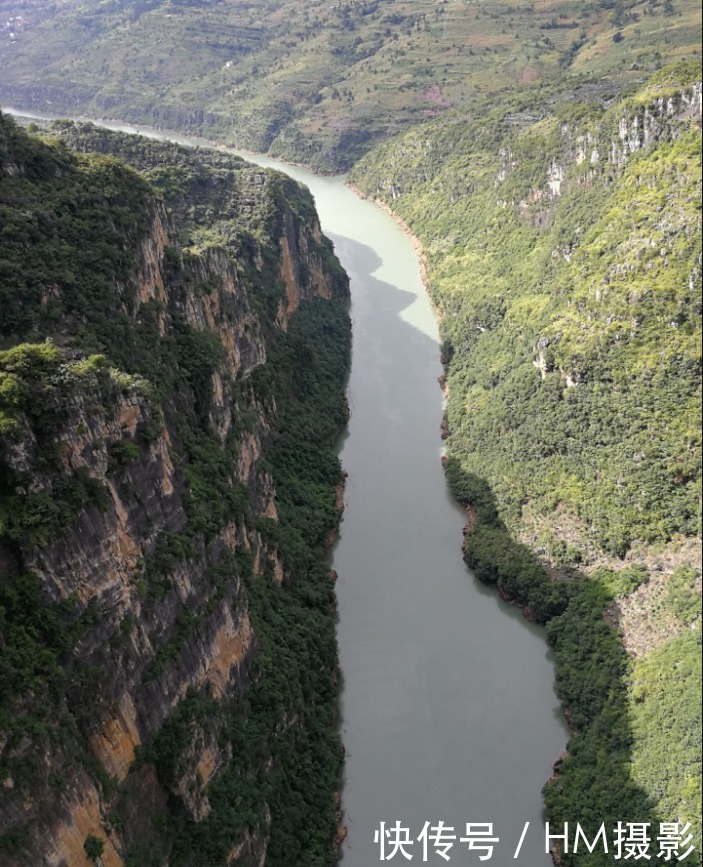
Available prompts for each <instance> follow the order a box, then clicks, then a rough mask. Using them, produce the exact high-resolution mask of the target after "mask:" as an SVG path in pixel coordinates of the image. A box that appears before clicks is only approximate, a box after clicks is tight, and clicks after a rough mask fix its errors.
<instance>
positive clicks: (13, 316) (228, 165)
mask: <svg viewBox="0 0 703 867" xmlns="http://www.w3.org/2000/svg"><path fill="white" fill-rule="evenodd" d="M61 132H62V133H63V134H64V135H66V136H69V133H70V141H71V143H72V144H73V145H74V146H75V147H77V148H78V147H82V148H83V149H85V150H90V143H91V142H93V143H94V144H95V146H96V147H98V146H99V149H100V150H101V151H102V153H101V154H95V153H87V154H80V155H76V154H73V153H71V152H70V151H69V150H68V148H67V147H66V145H65V144H63V143H60V142H58V141H54V142H53V143H47V142H45V141H40V140H38V139H36V138H33V137H31V136H28V135H27V134H26V133H24V132H23V131H22V130H20V129H19V128H17V127H16V126H15V124H14V123H13V122H12V121H11V120H10V119H8V118H6V117H4V116H2V115H0V240H1V242H2V258H1V259H0V311H1V316H0V569H1V571H2V580H1V581H0V649H1V650H2V656H1V661H0V780H1V781H2V789H1V791H2V798H1V799H0V861H2V863H3V865H5V864H7V865H28V867H29V865H31V867H35V865H37V864H46V865H57V867H58V865H60V864H66V863H69V864H71V865H72V867H73V865H83V864H85V865H89V864H92V863H95V862H96V859H100V863H102V864H103V865H105V867H116V865H122V864H126V865H133V867H147V865H151V864H153V865H157V864H158V865H163V864H164V863H170V864H174V865H175V864H178V865H198V867H204V865H222V864H237V865H246V867H252V865H261V864H263V863H264V861H265V862H266V864H267V865H275V864H279V865H281V867H283V865H285V867H290V865H292V864H297V865H300V867H303V865H304V867H310V865H329V864H332V863H334V862H335V861H336V851H335V848H334V839H335V837H336V835H337V834H338V824H339V816H338V812H337V810H338V806H337V799H336V794H335V793H336V790H337V788H338V785H339V783H338V777H339V770H340V764H341V745H340V742H339V738H338V735H337V731H336V726H337V689H338V688H337V669H336V666H337V654H336V641H335V634H334V622H335V600H334V590H333V582H332V580H331V576H330V575H329V571H328V566H327V565H326V562H325V561H326V553H327V548H328V545H329V542H330V538H331V536H332V535H333V533H334V531H335V528H336V526H337V524H338V521H339V511H338V506H337V502H338V491H337V489H338V486H339V485H340V483H341V481H342V474H341V468H340V465H339V461H338V459H337V457H336V455H335V452H334V446H335V440H336V437H337V434H338V432H339V430H340V429H341V427H342V426H343V425H344V423H345V420H346V406H345V402H344V380H345V375H346V370H347V366H348V360H349V344H350V334H349V322H348V318H347V315H346V312H345V310H344V305H343V303H340V302H344V301H345V300H346V298H347V279H346V276H345V275H344V272H343V271H342V270H341V268H340V266H339V263H338V262H337V260H336V258H335V256H334V254H333V251H332V247H331V245H330V243H329V242H328V241H327V240H326V239H325V238H324V237H323V236H322V234H321V232H320V227H319V224H318V222H317V217H316V214H315V209H314V205H313V202H312V199H311V197H310V195H309V193H308V192H307V191H305V190H304V189H303V188H301V187H299V186H298V185H297V184H296V183H294V182H293V181H291V180H289V179H287V178H285V177H283V176H282V175H279V174H276V173H273V172H266V171H262V170H260V169H257V168H255V167H253V166H250V165H248V164H246V163H244V162H242V161H241V160H238V159H236V158H232V157H225V156H221V155H215V154H208V153H205V152H195V151H190V150H188V149H186V148H180V147H176V146H169V145H156V144H154V143H153V142H146V141H142V140H139V139H135V138H133V139H130V140H129V147H128V148H127V147H126V144H127V142H126V141H125V139H124V138H120V137H112V136H110V135H109V134H107V133H104V132H100V133H98V132H97V131H94V130H91V129H90V128H86V127H82V128H80V129H78V128H73V127H70V126H69V127H66V125H63V126H62V127H61ZM116 154H120V155H122V156H124V157H126V158H129V159H131V162H132V163H133V164H134V165H135V166H137V167H138V168H139V169H140V170H141V171H142V172H143V174H142V175H140V174H139V173H138V172H137V171H135V170H134V169H132V168H130V167H129V166H127V165H126V164H125V163H124V162H123V161H121V160H120V159H118V158H117V156H115V155H116ZM147 178H148V180H147Z"/></svg>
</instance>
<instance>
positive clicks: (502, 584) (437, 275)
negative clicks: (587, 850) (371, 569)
mask: <svg viewBox="0 0 703 867" xmlns="http://www.w3.org/2000/svg"><path fill="white" fill-rule="evenodd" d="M574 96H575V98H574V99H572V101H570V102H569V103H563V104H559V103H557V104H554V103H551V104H550V102H549V101H548V100H545V101H544V102H542V103H541V104H540V103H535V102H534V101H533V100H532V99H531V97H530V95H529V94H519V93H516V94H514V95H513V97H512V98H511V100H509V101H507V102H506V103H505V104H503V105H501V107H499V108H495V109H494V110H492V111H487V112H485V113H482V114H481V115H480V116H477V117H475V118H472V117H468V118H467V117H466V116H462V115H453V116H447V117H445V118H443V119H442V120H441V121H435V122H432V123H430V124H426V125H424V126H421V127H418V128H417V129H416V130H413V131H412V132H411V133H409V134H408V135H406V136H405V137H402V138H399V139H395V140H393V141H391V142H388V143H387V144H385V145H383V146H381V147H379V148H378V149H376V150H375V151H374V152H373V153H372V154H371V155H370V156H369V157H367V158H365V159H364V160H362V162H361V163H360V164H359V165H358V166H357V167H356V168H355V169H354V170H353V172H352V174H351V179H352V180H353V182H354V183H355V184H357V185H358V186H359V187H361V188H362V189H363V190H364V191H365V192H366V193H367V194H368V195H371V196H377V197H379V198H381V199H382V200H383V201H385V202H386V203H387V204H389V205H390V206H391V207H392V208H393V210H394V211H395V212H396V213H398V214H399V215H400V216H402V217H403V218H404V219H405V220H406V221H407V222H408V223H409V225H410V227H411V228H412V229H413V231H414V232H416V233H417V235H418V237H419V238H420V240H421V241H422V243H423V245H424V248H425V250H426V253H427V257H428V265H429V289H430V292H431V294H432V296H433V298H434V299H435V301H436V303H437V305H438V308H439V311H440V315H441V317H442V325H441V327H442V336H443V353H444V357H445V361H446V371H447V389H448V405H447V429H448V439H447V461H446V463H447V471H448V476H449V480H450V483H451V485H452V487H453V490H454V492H455V493H456V495H457V497H458V498H459V499H460V500H461V501H462V502H464V503H466V504H467V506H469V521H468V527H467V537H466V545H465V552H466V559H467V562H468V563H469V564H470V565H471V566H472V567H473V568H474V569H475V571H476V573H477V574H478V576H479V577H480V578H482V579H484V580H488V581H490V582H496V583H497V584H498V586H499V588H500V589H501V591H502V592H503V593H504V594H505V595H506V596H507V597H509V598H511V599H514V600H516V601H518V602H519V603H520V604H522V605H524V606H526V610H527V611H528V613H530V614H531V615H532V616H534V617H535V618H536V619H538V620H539V621H541V622H544V623H547V625H548V635H549V638H550V641H551V643H552V644H553V645H554V647H555V649H556V654H557V661H558V667H557V682H558V688H559V692H560V694H561V696H562V698H563V699H564V700H565V702H566V704H567V706H568V707H569V709H570V713H571V720H572V722H573V726H574V737H573V738H572V740H571V743H570V748H569V749H570V756H569V757H568V758H567V759H566V760H565V761H564V762H563V763H562V765H561V767H560V770H559V775H558V778H557V780H556V781H554V782H552V783H551V784H550V785H549V786H548V787H547V790H546V797H547V803H548V806H549V809H550V813H551V815H552V817H554V819H555V820H558V821H568V820H571V821H575V820H576V819H577V818H579V817H580V818H581V819H586V820H587V821H588V822H590V823H591V824H592V825H596V826H597V824H599V823H600V821H606V822H616V821H618V820H620V821H643V820H644V819H643V818H642V817H647V819H648V820H650V821H655V820H656V817H657V816H659V817H660V818H661V819H662V820H664V821H672V820H674V819H678V818H683V819H685V820H687V821H691V822H693V823H694V824H695V825H696V826H697V828H698V835H699V836H698V841H699V843H700V815H701V803H700V759H701V752H700V749H701V747H700V731H701V719H700V707H699V705H698V701H699V698H700V688H701V669H700V616H701V615H700V612H701V602H700V590H701V588H700V580H701V579H700V519H701V513H700V507H701V496H700V458H701V439H700V412H701V383H700V373H701V370H700V349H701V134H700V122H701V86H700V69H699V67H698V66H697V65H684V66H677V67H673V68H670V69H667V70H665V71H663V72H662V73H660V74H659V75H658V76H657V77H656V78H655V79H653V80H652V81H651V82H650V83H649V84H648V85H647V86H646V87H644V88H642V89H640V90H639V91H637V92H635V93H634V94H632V95H631V96H629V97H627V98H625V99H618V100H615V101H613V103H612V104H611V105H610V107H603V106H602V105H601V104H599V103H598V102H590V103H589V102H587V101H580V100H579V92H578V91H576V92H575V94H574ZM637 817H640V818H639V819H638V818H637ZM601 858H602V855H601ZM564 863H572V862H571V861H570V860H569V858H568V857H565V859H564ZM573 863H579V864H580V863H584V864H591V863H593V864H598V863H601V862H600V861H599V860H598V858H597V857H596V856H595V855H593V856H585V857H582V856H579V858H578V859H575V860H574V862H573Z"/></svg>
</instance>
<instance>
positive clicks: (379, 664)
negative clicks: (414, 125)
mask: <svg viewBox="0 0 703 867" xmlns="http://www.w3.org/2000/svg"><path fill="white" fill-rule="evenodd" d="M105 125H106V126H111V127H112V128H114V129H122V130H125V131H128V132H135V131H136V130H137V128H135V127H127V126H118V125H116V124H105ZM138 129H139V131H140V132H142V133H146V134H150V135H155V136H157V137H162V138H167V139H169V140H173V141H180V142H183V143H200V144H202V142H197V140H194V139H188V138H184V137H181V136H177V135H175V134H174V135H171V134H162V133H157V132H156V131H152V130H146V129H145V128H144V127H139V128H138ZM243 156H246V158H247V159H249V160H250V161H252V162H256V163H258V164H259V165H262V166H270V167H273V168H277V169H280V170H281V171H283V172H285V173H286V174H288V175H291V176H292V177H294V178H296V179H297V180H299V181H302V182H303V183H305V184H307V185H308V186H309V187H310V189H311V190H312V193H313V195H314V196H315V200H316V203H317V208H318V211H319V214H320V219H321V222H322V227H323V230H324V231H325V233H326V234H327V235H328V236H330V237H331V238H332V240H333V241H334V243H335V247H336V250H337V254H338V255H339V257H340V259H341V261H342V264H343V265H344V267H345V268H346V270H347V272H348V273H349V275H350V277H351V293H352V306H351V315H352V320H353V328H354V332H353V333H354V345H353V359H352V370H351V379H350V383H349V403H350V407H351V411H352V415H351V420H350V423H349V429H348V433H347V435H346V437H345V439H344V443H343V446H342V449H341V457H342V461H343V464H344V467H345V469H346V470H347V472H348V473H349V479H348V482H347V489H346V496H345V501H346V510H345V513H344V520H343V523H342V529H341V534H340V538H339V542H338V544H337V547H336V549H335V552H334V563H333V565H334V568H335V569H336V570H337V572H338V573H339V581H338V583H337V593H338V597H339V629H338V636H339V647H340V656H341V665H342V671H343V676H344V694H343V730H342V734H343V739H344V744H345V747H346V768H345V784H344V792H343V806H344V811H345V823H346V825H347V828H348V837H347V840H346V843H345V845H344V849H343V859H342V860H343V865H344V867H371V865H373V864H377V863H380V854H379V848H378V846H377V845H375V844H374V832H375V830H376V829H377V828H378V827H379V824H380V822H383V821H385V822H386V823H389V824H395V822H396V821H398V820H399V821H400V822H401V824H402V826H404V827H407V828H408V829H410V831H411V836H412V837H416V836H417V835H418V834H419V833H420V831H421V830H422V828H423V825H424V824H425V822H427V821H431V822H432V823H433V824H436V823H437V822H438V821H439V820H443V821H444V822H445V823H447V824H448V825H450V826H453V827H454V828H455V830H456V832H457V836H463V835H464V831H465V825H466V823H467V822H492V823H493V825H494V835H495V836H498V837H499V838H500V843H499V844H497V845H496V848H495V851H494V855H493V858H492V860H491V861H486V862H481V861H479V860H478V853H476V852H473V853H469V852H468V850H467V847H466V846H465V845H461V844H460V843H459V841H458V840H457V842H456V844H455V847H454V849H453V850H451V851H450V853H449V854H450V856H451V861H450V862H446V861H445V860H443V859H442V858H440V857H439V856H438V855H436V854H434V853H433V850H430V854H429V857H428V863H430V864H446V863H450V864H457V865H461V867H464V865H473V864H481V863H491V864H497V865H500V867H504V865H507V864H519V865H524V867H548V865H550V864H551V859H550V858H549V857H548V856H546V855H545V854H544V845H543V833H544V831H543V827H544V826H543V824H542V827H541V828H540V824H541V823H543V816H542V804H541V796H540V790H541V787H542V785H543V784H544V782H545V781H546V780H547V779H548V778H549V776H550V775H551V768H552V764H553V762H554V761H555V760H556V759H557V758H558V756H559V754H560V753H561V751H562V749H563V747H564V743H565V740H566V737H567V731H566V727H565V723H564V719H563V715H562V713H561V710H560V708H559V705H558V702H557V700H556V697H555V694H554V687H553V678H554V672H553V664H552V659H551V656H550V654H549V653H548V650H547V645H546V642H545V637H544V633H543V631H542V630H541V629H539V628H537V627H535V626H533V625H531V624H529V623H528V622H527V621H525V620H524V618H523V617H522V615H521V614H520V613H519V612H518V611H516V610H515V609H514V608H512V607H510V606H508V605H506V604H504V603H502V602H501V601H500V600H499V599H498V598H497V596H496V595H495V593H493V592H492V591H489V590H487V589H486V588H484V587H483V586H482V585H480V584H479V583H478V582H477V581H476V580H475V579H474V578H473V576H472V574H471V573H470V572H469V571H468V570H467V568H466V566H465V564H464V563H463V561H462V558H461V539H462V535H461V529H462V525H463V522H464V516H463V514H462V510H461V509H459V508H458V506H457V505H456V504H455V503H454V502H453V500H452V499H451V497H450V496H449V493H448V490H447V486H446V483H445V480H444V475H443V472H442V467H441V463H440V458H441V440H440V436H439V425H440V421H441V417H442V394H441V391H440V389H439V386H438V383H437V378H438V377H439V376H440V374H441V372H442V370H441V366H440V362H439V349H438V335H437V324H436V322H435V319H434V316H433V312H432V309H431V306H430V303H429V300H428V298H427V295H426V294H425V291H424V289H423V286H422V282H421V280H420V271H419V263H418V260H417V257H416V255H415V253H414V251H413V247H412V244H411V242H410V240H409V238H408V237H406V235H405V234H404V233H403V231H402V230H401V229H400V228H399V227H398V226H397V225H396V223H395V222H394V221H393V220H392V219H391V218H390V217H389V216H388V215H387V214H385V213H384V212H383V211H382V210H381V209H380V208H378V207H377V206H376V205H374V204H372V203H370V202H364V201H361V200H360V199H359V198H357V196H356V195H355V194H354V193H353V192H351V191H350V190H348V189H346V188H345V186H344V178H342V177H336V178H326V177H317V176H315V175H313V174H311V173H310V172H308V171H306V170H304V169H301V168H298V167H296V166H291V165H286V164H284V163H280V162H277V161H275V160H271V159H268V158H266V157H259V156H255V155H251V154H243ZM528 821H529V822H530V823H531V824H530V829H529V830H528V833H527V836H526V838H525V842H524V844H523V847H522V851H521V854H520V857H519V858H518V859H517V860H514V859H513V854H514V851H515V848H516V846H517V843H518V840H519V839H520V836H521V833H522V830H523V827H524V824H525V822H528ZM407 851H408V853H412V854H413V855H414V857H413V862H422V851H421V846H420V844H419V843H415V845H414V848H411V847H408V848H407ZM391 863H396V864H398V863H401V864H405V863H409V862H407V861H406V860H405V859H403V858H402V857H401V856H400V855H397V856H396V857H395V858H394V859H393V861H392V862H391Z"/></svg>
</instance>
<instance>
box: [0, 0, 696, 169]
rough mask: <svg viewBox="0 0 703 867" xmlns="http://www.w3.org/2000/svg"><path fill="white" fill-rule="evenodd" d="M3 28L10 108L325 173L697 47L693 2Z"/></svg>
mask: <svg viewBox="0 0 703 867" xmlns="http://www.w3.org/2000/svg"><path fill="white" fill-rule="evenodd" d="M18 17H21V18H22V24H21V26H15V25H14V24H12V23H11V22H10V19H13V18H14V19H15V21H17V19H18ZM3 21H4V22H10V23H9V24H5V25H4V26H5V29H4V30H0V69H2V75H1V76H0V100H3V101H5V102H6V104H9V105H12V104H13V103H17V104H19V105H21V106H22V107H25V108H29V107H34V108H36V109H38V110H45V111H53V112H58V113H77V114H84V115H87V116H100V117H115V118H124V119H128V120H133V121H138V122H140V123H151V124H153V125H157V126H162V127H165V128H173V129H180V130H189V131H191V132H198V133H204V134H206V135H209V136H217V137H218V138H219V139H221V140H225V141H227V142H229V143H232V144H235V145H237V146H240V147H245V148H249V149H253V150H257V151H268V150H270V151H271V152H272V153H274V154H278V155H283V156H286V157H289V158H294V159H296V160H300V161H303V162H306V163H308V164H311V165H313V166H316V167H318V168H322V169H327V170H330V169H339V168H347V167H348V166H350V165H351V164H352V163H353V162H354V160H355V159H357V158H358V157H359V156H360V155H361V154H363V153H365V152H366V151H368V150H369V148H370V147H371V146H372V145H373V144H374V143H376V142H378V141H379V140H380V139H383V138H386V137H388V135H390V134H393V133H395V132H398V131H400V130H402V129H405V128H407V127H408V126H409V125H411V124H413V123H417V122H420V121H423V120H427V119H430V118H432V117H436V116H437V115H441V114H442V113H443V112H445V111H447V110H448V109H450V108H451V107H456V108H462V109H469V108H472V107H473V106H474V105H475V103H476V100H477V99H480V98H481V97H485V96H486V95H494V96H495V98H496V99H498V100H500V99H502V96H499V94H502V93H505V92H506V91H507V90H509V89H510V88H512V87H514V86H515V85H519V86H520V87H524V88H529V87H530V86H531V85H533V84H534V83H535V82H540V81H552V80H560V79H561V78H562V77H563V76H564V75H566V74H569V75H575V76H577V77H579V78H586V79H589V80H593V81H597V82H598V83H599V86H600V88H601V91H606V92H607V91H608V90H609V91H610V92H611V93H613V92H616V91H617V90H619V89H620V88H621V87H622V86H625V85H627V84H628V83H631V82H634V83H641V82H642V81H643V80H644V78H646V76H647V75H648V74H650V73H651V72H652V71H653V70H655V69H656V68H658V67H659V66H661V65H662V63H668V62H670V61H672V60H674V59H676V58H683V57H686V56H692V55H694V54H696V53H699V52H700V40H701V29H700V10H699V8H698V6H697V3H696V2H695V0H644V2H642V0H637V2H635V0H592V2H581V0H564V2H561V3H560V4H559V5H558V6H553V5H551V4H549V5H547V6H545V5H544V4H543V3H533V2H527V0H505V2H500V3H498V2H495V0H472V2H469V0H444V2H435V0H412V2H407V0H353V2H341V3H330V2H327V0H312V2H308V3H300V2H299V0H246V2H244V0H236V2H235V0H200V2H184V0H180V2H178V0H133V2H130V0H101V2H90V3H87V2H85V0H63V2H49V3H43V2H42V3H35V2H30V0H2V2H0V22H3ZM0 26H3V25H2V24H0Z"/></svg>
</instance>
